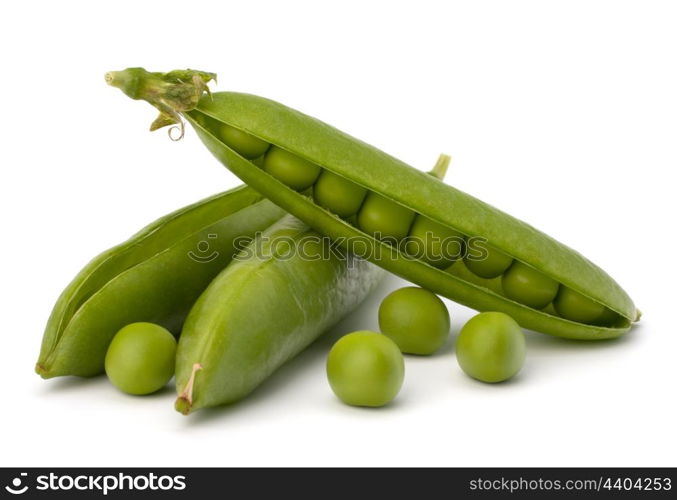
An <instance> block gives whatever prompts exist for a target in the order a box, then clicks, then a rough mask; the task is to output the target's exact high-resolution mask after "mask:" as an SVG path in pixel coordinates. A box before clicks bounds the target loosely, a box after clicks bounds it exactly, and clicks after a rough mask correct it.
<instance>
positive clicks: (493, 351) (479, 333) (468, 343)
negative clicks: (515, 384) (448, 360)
mask: <svg viewBox="0 0 677 500" xmlns="http://www.w3.org/2000/svg"><path fill="white" fill-rule="evenodd" d="M525 357H526V340H525V339H524V333H523V332H522V330H521V329H520V327H519V325H518V324H517V322H516V321H515V320H514V319H512V318H511V317H510V316H508V315H507V314H503V313H501V312H483V313H480V314H478V315H477V316H474V317H473V318H471V319H470V321H468V322H467V323H466V324H465V325H464V326H463V328H462V329H461V332H460V333H459V334H458V340H457V341H456V359H457V360H458V364H459V365H460V366H461V368H462V369H463V371H464V372H465V373H466V374H468V375H469V376H471V377H472V378H475V379H477V380H481V381H482V382H489V383H495V382H503V381H504V380H508V379H509V378H512V377H514V376H515V375H516V374H517V373H518V372H519V371H520V369H521V368H522V365H523V364H524V358H525Z"/></svg>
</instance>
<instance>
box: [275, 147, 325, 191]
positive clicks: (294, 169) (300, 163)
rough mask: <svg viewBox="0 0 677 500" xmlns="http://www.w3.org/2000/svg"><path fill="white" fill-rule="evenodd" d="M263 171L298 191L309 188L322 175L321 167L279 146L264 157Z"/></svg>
mask: <svg viewBox="0 0 677 500" xmlns="http://www.w3.org/2000/svg"><path fill="white" fill-rule="evenodd" d="M263 170H265V171H266V172H268V173H269V174H270V175H272V176H273V177H275V178H276V179H278V180H279V181H281V182H283V183H284V184H286V185H287V186H289V187H290V188H292V189H295V190H296V191H303V190H304V189H307V188H309V187H310V186H312V185H313V183H314V182H315V180H316V179H317V177H318V176H319V175H320V167H319V165H316V164H315V163H313V162H310V161H308V160H304V159H303V158H301V157H300V156H297V155H295V154H293V153H290V152H289V151H287V150H286V149H282V148H278V147H277V146H271V147H270V149H269V150H268V152H267V153H266V156H264V158H263Z"/></svg>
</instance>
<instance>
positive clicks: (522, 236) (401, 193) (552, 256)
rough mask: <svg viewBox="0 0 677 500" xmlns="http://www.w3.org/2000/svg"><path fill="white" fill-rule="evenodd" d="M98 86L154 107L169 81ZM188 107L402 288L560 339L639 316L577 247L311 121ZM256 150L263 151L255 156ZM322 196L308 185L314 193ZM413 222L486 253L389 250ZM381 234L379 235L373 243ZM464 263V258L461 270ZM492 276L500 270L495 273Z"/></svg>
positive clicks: (234, 164)
mask: <svg viewBox="0 0 677 500" xmlns="http://www.w3.org/2000/svg"><path fill="white" fill-rule="evenodd" d="M198 74H200V75H209V74H207V73H199V72H198ZM107 81H108V83H109V84H111V85H113V86H115V87H118V88H120V89H121V90H122V91H123V92H125V93H126V94H127V95H129V96H130V97H132V98H134V99H144V100H147V101H148V102H150V103H151V104H153V105H155V106H156V107H158V104H157V103H158V102H163V101H162V95H163V93H164V92H165V90H164V87H163V86H166V85H170V86H171V79H170V80H166V79H165V78H164V77H163V75H162V74H160V73H152V74H150V73H147V72H145V71H144V70H142V69H140V68H133V69H128V70H125V71H122V72H113V73H109V74H108V75H107ZM139 82H142V83H143V84H140V83H139ZM195 88H196V89H197V88H199V86H196V87H195ZM191 97H194V96H193V95H192V94H191ZM193 101H194V99H193ZM193 101H190V102H182V103H181V105H180V106H177V107H176V110H177V113H179V112H180V113H182V115H183V116H184V117H185V118H186V119H187V120H188V121H189V122H190V123H191V124H192V125H193V126H194V128H195V130H196V131H197V133H198V135H199V137H200V138H201V139H202V141H203V142H204V143H205V145H206V146H207V147H208V149H209V150H210V151H211V152H212V153H213V154H214V156H216V157H217V158H218V159H219V160H220V161H221V162H222V163H223V164H224V165H226V166H227V167H228V168H229V169H230V170H231V171H232V172H234V173H235V174H236V175H237V176H238V177H240V178H241V179H242V180H243V181H244V182H246V183H247V184H248V185H250V186H251V187H252V188H254V189H256V190H257V191H259V192H260V193H262V194H263V195H265V196H266V197H267V198H269V199H270V200H272V201H273V202H275V203H276V204H277V205H279V206H281V207H282V208H284V209H285V210H286V211H287V212H289V213H290V214H292V215H295V216H296V217H298V218H299V219H301V220H302V221H304V222H305V223H307V224H309V225H310V226H311V227H313V228H314V229H316V230H317V231H319V232H321V233H323V234H325V235H328V236H330V237H331V238H333V239H335V240H336V241H338V242H340V243H341V244H342V245H344V246H345V247H346V248H349V249H351V250H352V251H354V252H355V253H356V254H357V255H360V256H364V257H365V258H367V259H369V260H371V261H372V262H374V263H376V264H378V265H379V266H382V267H384V268H385V269H387V270H389V271H391V272H393V273H395V274H397V275H399V276H401V277H403V278H405V279H407V280H409V281H412V282H414V283H416V284H418V285H420V286H422V287H424V288H427V289H429V290H431V291H433V292H435V293H438V294H440V295H443V296H445V297H448V298H450V299H452V300H455V301H457V302H460V303H462V304H465V305H467V306H469V307H472V308H474V309H477V310H480V311H502V312H504V313H507V314H509V315H510V316H512V317H513V318H514V319H515V320H516V321H517V322H518V323H519V324H520V325H522V326H523V327H526V328H530V329H532V330H536V331H540V332H543V333H548V334H552V335H556V336H560V337H566V338H574V339H605V338H613V337H617V336H619V335H621V334H623V333H625V332H627V331H628V330H629V329H630V327H631V325H632V323H633V322H634V321H637V320H638V319H639V316H640V313H639V311H638V310H637V309H636V308H635V305H634V304H633V302H632V300H631V299H630V297H629V296H628V295H627V293H626V292H625V291H624V290H623V289H622V288H621V287H620V286H619V285H618V284H617V283H616V282H615V281H614V280H613V279H612V278H611V277H610V276H609V275H608V274H607V273H605V272H604V271H603V270H602V269H601V268H599V267H598V266H596V265H595V264H593V263H592V262H590V261H589V260H587V259H586V258H585V257H583V256H582V255H580V254H579V253H577V252H576V251H574V250H572V249H571V248H569V247H567V246H565V245H563V244H561V243H559V242H558V241H556V240H554V239H553V238H551V237H549V236H548V235H546V234H544V233H542V232H540V231H538V230H536V229H535V228H533V227H532V226H530V225H528V224H526V223H525V222H522V221H520V220H518V219H516V218H514V217H511V216H510V215H508V214H506V213H504V212H502V211H500V210H498V209H496V208H494V207H492V206H490V205H488V204H486V203H484V202H482V201H480V200H478V199H476V198H474V197H472V196H470V195H468V194H466V193H463V192H461V191H459V190H457V189H455V188H453V187H451V186H449V185H446V184H444V183H443V182H440V181H439V180H438V179H435V178H433V177H431V176H428V175H425V174H424V173H423V172H420V171H418V170H416V169H414V168H412V167H410V166H408V165H406V164H405V163H403V162H401V161H400V160H397V159H396V158H393V157H391V156H389V155H387V154H386V153H384V152H382V151H380V150H378V149H376V148H374V147H372V146H370V145H368V144H365V143H363V142H361V141H359V140H357V139H355V138H353V137H351V136H349V135H347V134H345V133H343V132H341V131H339V130H337V129H335V128H333V127H331V126H329V125H327V124H325V123H323V122H321V121H319V120H317V119H315V118H312V117H310V116H307V115H305V114H303V113H300V112H298V111H296V110H293V109H291V108H288V107H286V106H284V105H282V104H279V103H277V102H274V101H271V100H268V99H265V98H262V97H257V96H254V95H249V94H241V93H233V92H219V93H215V94H213V95H212V94H210V95H207V96H203V97H202V98H201V99H200V101H199V103H198V105H197V106H196V107H194V109H192V110H191V106H192V102H193ZM159 109H160V108H159ZM252 144H253V145H256V146H257V147H256V148H253V147H250V146H251V145H252ZM261 144H262V145H263V146H261ZM245 145H246V146H247V148H246V149H245V147H244V146H245ZM280 150H284V151H285V152H286V155H280V153H279V151H280ZM245 151H246V152H247V153H246V154H245ZM266 151H267V152H266ZM249 152H252V153H251V154H249ZM257 152H258V153H260V154H262V155H263V156H261V157H259V158H255V157H254V155H255V153H257ZM281 156H282V157H281ZM294 158H296V160H294ZM317 166H319V167H320V168H319V169H317V168H316V167H317ZM319 170H321V171H322V172H330V173H331V174H333V175H334V177H333V178H330V179H329V180H330V181H332V182H335V180H336V179H342V180H343V183H342V185H343V186H344V187H346V186H347V187H348V188H349V189H344V191H345V192H346V193H347V194H345V195H341V196H345V197H346V199H344V200H339V202H336V200H333V199H331V193H329V195H327V200H324V201H328V202H329V203H319V200H315V199H313V197H309V196H306V194H307V192H306V191H304V192H302V193H300V192H298V191H297V190H301V188H303V189H305V188H306V187H307V186H308V185H311V186H312V183H313V182H316V183H318V184H319V183H320V181H321V180H322V179H323V177H324V174H323V173H320V174H319V179H320V181H317V180H316V179H317V176H318V173H317V172H318V171H319ZM323 192H324V190H317V191H316V190H315V188H314V187H313V193H314V194H313V196H315V197H317V193H323ZM337 192H338V191H337V190H334V194H335V193H337ZM364 193H368V194H367V195H366V198H365V195H364ZM323 196H324V195H323ZM334 197H336V195H335V196H334ZM360 203H361V205H360ZM325 206H334V207H336V210H334V212H331V211H330V210H327V209H325V208H323V207H325ZM356 207H358V208H356ZM384 207H385V208H388V207H390V212H391V213H390V215H391V216H392V217H391V218H390V219H389V218H388V217H382V216H381V215H382V213H383V210H384ZM344 209H345V210H346V212H345V213H344V212H343V210H344ZM339 210H341V211H339ZM354 210H359V213H357V214H356V217H345V218H343V219H342V218H341V217H339V216H338V214H339V213H340V214H341V215H342V216H345V215H346V214H347V213H348V212H351V211H354ZM366 211H369V213H368V214H367V213H365V212H366ZM374 214H376V215H374ZM393 214H394V215H393ZM393 218H395V219H397V220H393ZM419 220H420V221H422V223H421V224H418V226H417V224H416V222H415V221H419ZM413 227H418V228H419V229H417V231H418V230H420V228H421V227H423V228H425V231H426V232H429V228H431V227H432V228H433V231H436V230H437V229H435V228H438V230H439V231H438V232H439V233H441V234H457V235H460V237H461V238H463V241H464V242H465V245H466V248H472V247H473V246H476V245H475V244H476V243H477V241H480V242H484V243H486V245H487V246H486V249H485V250H487V251H488V249H489V248H490V249H491V251H489V252H488V253H487V251H485V253H484V254H481V259H487V260H486V262H481V263H480V265H475V263H474V261H473V258H472V256H470V257H469V256H467V255H465V256H464V257H463V259H461V260H459V261H458V262H456V263H455V264H453V265H451V266H450V267H449V268H447V269H439V268H437V267H435V266H434V265H431V263H430V262H429V261H427V260H426V259H424V258H422V257H420V256H416V255H413V254H412V253H411V252H408V251H406V248H404V249H403V248H402V245H400V244H399V242H400V241H401V239H402V238H403V237H404V238H405V239H406V238H410V237H411V234H412V233H410V231H411V228H413ZM379 230H382V232H383V233H384V234H385V235H386V236H388V238H387V239H386V238H381V237H378V234H377V233H378V232H379ZM405 235H409V236H405ZM393 243H395V244H393ZM423 255H425V252H424V253H423ZM465 259H470V262H467V263H468V265H467V266H466V260H465ZM452 260H453V259H452ZM502 262H503V263H504V264H505V265H503V264H502ZM495 269H498V272H499V273H503V274H502V275H500V277H496V276H498V275H494V274H493V273H494V271H495ZM471 270H475V272H472V271H471ZM492 277H493V278H495V279H488V278H492Z"/></svg>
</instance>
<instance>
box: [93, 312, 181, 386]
mask: <svg viewBox="0 0 677 500" xmlns="http://www.w3.org/2000/svg"><path fill="white" fill-rule="evenodd" d="M175 358H176V339H174V336H173V335H172V334H171V333H170V332H169V331H168V330H167V329H165V328H163V327H161V326H160V325H156V324H154V323H131V324H129V325H127V326H125V327H124V328H122V329H121V330H120V331H118V333H116V334H115V337H113V341H112V342H111V343H110V346H109V347H108V351H107V352H106V359H105V367H106V375H108V378H109V379H110V381H111V382H112V383H113V385H114V386H115V387H117V388H118V389H120V390H121V391H122V392H126V393H128V394H136V395H140V394H150V393H152V392H155V391H158V390H160V389H162V388H163V387H164V386H165V385H166V384H167V382H169V380H170V379H171V378H172V376H173V375H174V364H175Z"/></svg>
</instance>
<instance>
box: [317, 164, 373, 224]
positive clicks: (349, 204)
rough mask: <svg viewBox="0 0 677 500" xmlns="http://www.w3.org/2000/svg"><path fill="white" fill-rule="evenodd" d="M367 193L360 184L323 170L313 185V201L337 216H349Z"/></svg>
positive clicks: (358, 207)
mask: <svg viewBox="0 0 677 500" xmlns="http://www.w3.org/2000/svg"><path fill="white" fill-rule="evenodd" d="M366 195H367V190H366V189H365V188H363V187H362V186H359V185H357V184H355V183H354V182H351V181H349V180H348V179H346V178H344V177H341V176H340V175H336V174H334V173H332V172H330V171H329V170H324V171H322V173H321V174H320V177H319V178H318V179H317V182H316V183H315V186H314V187H313V198H314V199H315V203H317V204H318V205H320V206H321V207H324V208H326V209H327V210H329V211H330V212H332V213H335V214H336V215H338V216H339V217H350V216H351V215H354V214H356V213H357V211H358V210H359V209H360V206H361V205H362V202H363V201H364V197H365V196H366Z"/></svg>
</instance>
